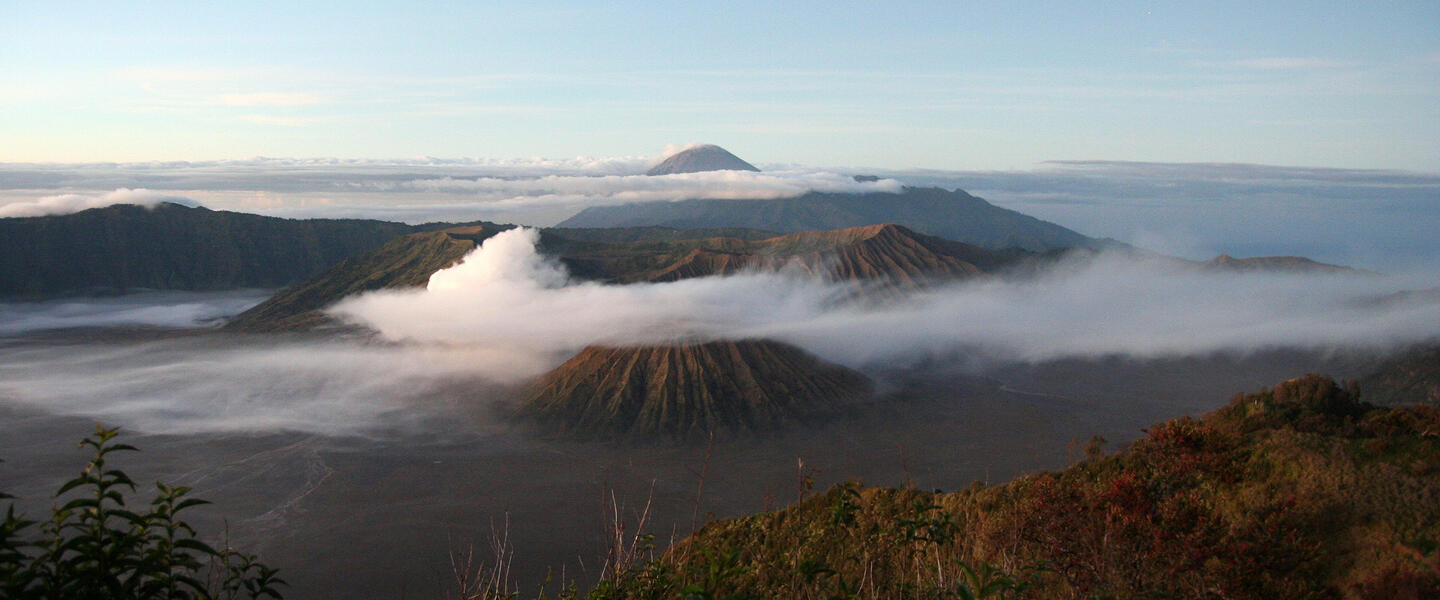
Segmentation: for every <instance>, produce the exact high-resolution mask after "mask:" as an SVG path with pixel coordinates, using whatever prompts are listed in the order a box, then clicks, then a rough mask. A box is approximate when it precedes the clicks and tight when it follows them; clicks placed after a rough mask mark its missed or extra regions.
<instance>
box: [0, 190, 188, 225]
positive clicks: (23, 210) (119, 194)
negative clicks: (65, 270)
mask: <svg viewBox="0 0 1440 600" xmlns="http://www.w3.org/2000/svg"><path fill="white" fill-rule="evenodd" d="M164 202H173V203H176V204H184V205H186V206H199V204H198V203H197V202H195V201H194V200H191V199H189V198H186V197H184V196H176V195H173V194H165V193H161V192H156V191H151V190H147V189H134V190H132V189H126V188H121V189H118V190H115V191H113V192H106V193H103V194H59V195H54V196H44V197H41V198H39V199H37V200H34V201H31V202H16V203H12V204H5V205H0V218H4V217H44V216H48V215H65V214H70V213H77V212H80V211H82V210H89V209H92V208H104V207H106V206H113V205H116V204H135V205H139V206H144V207H146V208H154V207H156V206H158V205H160V204H161V203H164Z"/></svg>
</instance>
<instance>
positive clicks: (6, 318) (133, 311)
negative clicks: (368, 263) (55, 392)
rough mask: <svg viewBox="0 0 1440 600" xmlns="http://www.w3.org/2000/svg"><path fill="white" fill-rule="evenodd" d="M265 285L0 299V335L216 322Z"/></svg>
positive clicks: (254, 299) (260, 297) (259, 296)
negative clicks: (39, 299) (34, 299)
mask: <svg viewBox="0 0 1440 600" xmlns="http://www.w3.org/2000/svg"><path fill="white" fill-rule="evenodd" d="M269 295H270V292H269V291H267V290H236V291H227V292H178V291H168V292H148V293H139V294H129V295H125V296H116V297H109V298H66V299H61V300H49V301H45V302H4V303H0V335H18V334H23V333H31V332H35V331H46V330H55V329H76V328H84V327H137V326H138V327H167V328H191V327H209V326H217V325H220V324H221V323H222V322H223V319H225V318H227V317H230V316H233V315H236V314H239V313H241V312H243V311H245V310H246V309H248V308H250V307H252V306H255V305H256V304H259V303H260V302H263V301H264V300H265V298H267V297H269Z"/></svg>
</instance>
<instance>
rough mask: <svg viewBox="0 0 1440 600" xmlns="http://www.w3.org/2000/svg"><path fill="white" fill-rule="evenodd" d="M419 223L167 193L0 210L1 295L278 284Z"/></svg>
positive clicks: (295, 279)
mask: <svg viewBox="0 0 1440 600" xmlns="http://www.w3.org/2000/svg"><path fill="white" fill-rule="evenodd" d="M416 230H417V227H414V226H411V225H406V224H403V223H390V222H386V221H372V220H360V219H303V220H297V219H280V218H275V217H263V216H260V215H252V214H245V213H235V212H224V211H212V210H208V209H205V208H192V207H186V206H181V205H178V204H168V203H167V204H161V205H159V206H157V207H155V208H153V209H147V208H143V207H140V206H135V205H115V206H110V207H106V208H96V209H91V210H86V211H82V212H79V213H75V214H70V215H63V216H49V217H27V218H8V219H0V296H9V297H47V296H55V295H63V294H75V293H116V292H125V291H128V290H134V289H144V288H148V289H168V290H224V289H236V288H268V287H281V286H285V285H289V284H292V283H296V282H299V281H304V280H305V279H307V278H309V277H311V276H313V275H315V274H316V273H318V272H320V271H321V270H322V269H324V268H326V267H328V266H331V265H333V264H335V263H337V262H340V261H341V260H343V259H344V258H346V257H349V256H352V255H355V254H358V253H360V252H364V251H366V250H369V249H371V248H374V247H376V246H379V245H381V244H383V243H385V242H386V241H388V240H390V239H392V238H394V237H395V236H397V235H401V234H405V233H411V232H413V231H416Z"/></svg>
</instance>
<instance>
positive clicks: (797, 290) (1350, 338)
mask: <svg viewBox="0 0 1440 600" xmlns="http://www.w3.org/2000/svg"><path fill="white" fill-rule="evenodd" d="M535 239H536V234H535V233H534V232H533V231H530V230H523V229H521V230H512V231H509V232H505V233H502V234H500V235H497V236H495V237H494V238H491V239H490V240H487V241H486V242H485V244H484V245H483V246H482V247H481V248H480V249H479V250H477V251H475V252H473V253H472V254H471V255H470V256H468V257H467V258H466V259H465V261H464V262H462V263H461V264H460V265H458V266H456V267H453V268H451V269H449V270H446V271H441V272H438V273H436V274H435V275H434V276H433V277H432V278H431V282H430V288H429V289H426V290H416V291H403V292H392V291H385V292H375V293H370V294H366V295H362V296H359V297H355V298H352V299H349V300H347V301H345V302H342V303H341V304H339V305H338V306H336V307H335V308H334V311H333V312H334V313H335V314H336V315H339V316H341V317H342V318H344V319H346V320H349V321H352V322H355V323H360V324H364V325H366V326H369V327H372V328H374V329H376V330H378V331H379V332H381V334H382V335H383V336H385V337H386V338H388V339H391V340H395V341H399V342H405V343H416V344H421V345H425V344H442V345H451V346H473V347H481V348H486V349H488V350H490V351H494V352H506V351H513V352H517V353H523V354H526V355H529V356H532V357H533V363H534V364H546V362H547V357H549V363H550V364H553V363H554V361H555V357H557V356H561V357H563V356H564V355H565V354H566V353H569V352H574V351H575V350H577V349H579V348H580V347H583V346H585V345H589V344H611V345H636V344H656V343H668V342H671V341H675V340H706V339H736V338H747V337H770V338H777V339H781V340H785V341H789V342H792V343H796V344H799V345H801V346H803V347H805V348H808V349H809V350H811V351H813V352H815V353H817V354H819V355H821V356H823V357H825V358H828V359H831V360H836V361H839V362H843V363H846V364H849V365H852V366H859V367H864V366H867V365H875V364H885V363H894V362H896V361H907V360H913V359H920V358H924V357H925V356H930V355H934V354H944V353H954V352H957V351H960V352H968V353H971V354H973V355H976V356H983V357H987V358H990V359H993V360H997V361H1043V360H1049V359H1057V358H1068V357H1099V356H1107V355H1127V356H1133V357H1138V358H1160V357H1181V356H1196V355H1207V354H1211V353H1216V352H1253V351H1260V350H1267V349H1277V348H1304V349H1317V350H1325V349H1347V348H1365V349H1385V348H1388V347H1392V346H1394V345H1397V344H1403V343H1408V342H1414V341H1420V340H1426V339H1430V338H1435V337H1440V301H1437V300H1436V299H1435V297H1434V296H1433V295H1431V296H1422V297H1418V298H1414V299H1411V300H1409V301H1401V302H1376V301H1375V299H1376V298H1377V297H1379V296H1380V295H1382V294H1384V293H1386V292H1389V291H1394V290H1395V289H1398V288H1396V287H1395V286H1401V285H1407V284H1413V283H1414V282H1400V281H1397V280H1394V279H1380V278H1376V277H1371V276H1319V275H1295V274H1273V273H1250V274H1220V273H1213V272H1203V271H1198V270H1193V269H1183V268H1178V267H1176V266H1174V265H1173V264H1170V263H1165V262H1158V261H1157V262H1145V261H1136V260H1133V259H1128V258H1123V257H1118V256H1111V257H1102V258H1100V259H1097V260H1093V261H1089V262H1085V263H1075V264H1064V265H1059V266H1057V267H1056V268H1054V269H1053V270H1052V271H1051V272H1049V273H1048V274H1045V275H1042V276H1040V277H1036V278H1033V279H1025V280H1018V281H1017V280H1002V279H998V278H992V279H982V280H975V281H969V282H960V283H955V284H951V285H946V286H942V287H938V288H934V289H931V290H928V291H925V292H923V293H919V294H916V295H914V296H911V297H909V298H907V299H905V300H903V301H899V302H895V303H889V304H883V305H879V306H876V305H874V304H870V303H865V304H856V303H848V304H847V303H843V302H838V301H837V299H840V298H845V297H848V296H851V295H853V292H854V289H855V288H854V287H853V286H852V285H847V284H824V283H821V282H818V281H815V280H813V279H810V278H806V277H801V276H792V274H789V273H785V272H781V273H771V274H762V273H750V274H742V275H735V276H729V277H714V278H703V279H693V280H685V281H679V282H673V283H656V284H639V285H626V286H617V285H601V284H597V283H584V282H581V283H577V282H573V281H570V280H569V279H568V278H567V277H566V276H565V273H564V272H563V269H562V268H561V267H560V266H558V265H557V264H555V263H553V262H550V261H548V260H546V259H545V258H543V257H542V256H540V255H539V254H537V253H536V251H535V250H534V245H533V244H534V242H535ZM1432 285H1433V283H1432Z"/></svg>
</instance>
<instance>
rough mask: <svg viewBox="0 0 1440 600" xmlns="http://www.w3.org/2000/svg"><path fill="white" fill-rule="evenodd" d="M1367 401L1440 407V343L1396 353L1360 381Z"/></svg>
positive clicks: (1391, 404)
mask: <svg viewBox="0 0 1440 600" xmlns="http://www.w3.org/2000/svg"><path fill="white" fill-rule="evenodd" d="M1360 391H1361V392H1362V393H1363V394H1364V397H1365V400H1366V401H1367V402H1373V403H1375V404H1381V405H1390V406H1394V405H1400V404H1409V403H1415V402H1427V403H1430V404H1434V405H1437V406H1440V344H1433V343H1432V344H1429V345H1421V346H1416V347H1413V348H1408V349H1405V350H1402V351H1400V352H1396V353H1395V354H1393V355H1391V356H1390V357H1388V358H1386V359H1385V360H1383V361H1382V362H1381V363H1380V364H1379V365H1378V366H1376V368H1375V371H1374V372H1372V373H1370V374H1369V375H1366V376H1365V377H1364V378H1362V379H1361V380H1360Z"/></svg>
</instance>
